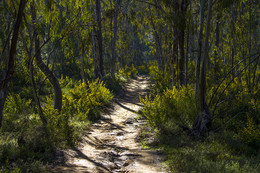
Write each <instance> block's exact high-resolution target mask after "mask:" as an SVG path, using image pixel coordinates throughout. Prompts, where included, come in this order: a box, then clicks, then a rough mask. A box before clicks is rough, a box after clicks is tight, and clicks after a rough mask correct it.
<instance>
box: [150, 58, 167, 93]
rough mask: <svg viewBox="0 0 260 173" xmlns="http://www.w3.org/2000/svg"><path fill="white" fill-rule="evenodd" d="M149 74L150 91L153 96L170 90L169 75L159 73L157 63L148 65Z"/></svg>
mask: <svg viewBox="0 0 260 173" xmlns="http://www.w3.org/2000/svg"><path fill="white" fill-rule="evenodd" d="M149 74H150V80H151V86H150V89H151V91H152V93H153V94H158V93H160V94H161V93H163V92H164V90H165V89H166V88H171V87H172V84H171V74H170V73H169V72H168V71H164V72H162V71H159V68H158V63H157V62H156V61H151V62H150V64H149Z"/></svg>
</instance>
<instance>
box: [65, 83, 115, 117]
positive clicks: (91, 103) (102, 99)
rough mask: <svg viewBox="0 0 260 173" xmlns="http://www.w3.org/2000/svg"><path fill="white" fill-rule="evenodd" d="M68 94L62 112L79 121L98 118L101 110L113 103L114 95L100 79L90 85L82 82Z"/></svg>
mask: <svg viewBox="0 0 260 173" xmlns="http://www.w3.org/2000/svg"><path fill="white" fill-rule="evenodd" d="M68 93H69V94H68V95H64V96H63V104H64V106H63V110H62V112H63V113H64V114H69V115H70V116H72V117H76V118H78V119H79V120H87V119H92V120H93V119H95V118H97V117H98V114H99V112H100V110H99V109H102V108H103V107H104V106H106V105H108V104H109V103H111V101H112V99H113V95H112V94H111V93H110V91H109V90H108V89H107V88H106V87H105V85H104V84H103V82H102V81H100V80H98V79H97V80H95V81H93V82H88V84H86V83H84V82H82V83H81V84H79V85H77V86H75V87H74V88H72V89H69V90H68Z"/></svg>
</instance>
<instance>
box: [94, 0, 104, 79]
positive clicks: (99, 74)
mask: <svg viewBox="0 0 260 173" xmlns="http://www.w3.org/2000/svg"><path fill="white" fill-rule="evenodd" d="M96 22H97V24H98V29H97V35H96V38H97V48H98V52H97V53H98V55H97V57H98V69H96V70H95V77H96V78H100V79H101V80H103V77H104V75H105V72H104V62H103V39H102V22H101V4H100V0H96Z"/></svg>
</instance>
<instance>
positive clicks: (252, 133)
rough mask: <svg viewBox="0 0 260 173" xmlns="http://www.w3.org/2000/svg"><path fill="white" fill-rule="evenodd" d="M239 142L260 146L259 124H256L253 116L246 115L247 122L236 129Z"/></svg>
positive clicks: (255, 146) (256, 147)
mask: <svg viewBox="0 0 260 173" xmlns="http://www.w3.org/2000/svg"><path fill="white" fill-rule="evenodd" d="M236 137H237V138H238V139H239V140H240V141H241V142H243V143H245V144H247V145H249V146H251V147H254V148H255V149H259V148H260V125H258V126H257V125H256V124H255V122H254V120H253V118H251V117H250V116H249V115H247V122H246V126H245V127H244V128H241V129H238V135H237V136H236Z"/></svg>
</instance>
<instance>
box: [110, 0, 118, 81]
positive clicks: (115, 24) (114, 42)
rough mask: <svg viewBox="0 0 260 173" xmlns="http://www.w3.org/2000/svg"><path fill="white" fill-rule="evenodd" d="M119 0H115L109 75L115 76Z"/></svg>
mask: <svg viewBox="0 0 260 173" xmlns="http://www.w3.org/2000/svg"><path fill="white" fill-rule="evenodd" d="M119 6H120V0H115V14H114V15H115V16H114V28H113V35H114V37H113V39H112V68H111V76H112V77H115V72H116V40H117V16H118V13H119Z"/></svg>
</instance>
